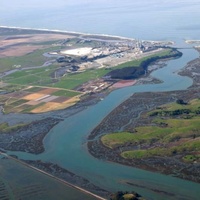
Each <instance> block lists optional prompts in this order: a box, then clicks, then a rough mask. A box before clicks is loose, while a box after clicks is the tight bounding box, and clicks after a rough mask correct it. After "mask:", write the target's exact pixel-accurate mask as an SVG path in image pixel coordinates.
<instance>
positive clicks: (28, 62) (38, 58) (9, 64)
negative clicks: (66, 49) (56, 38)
mask: <svg viewBox="0 0 200 200" xmlns="http://www.w3.org/2000/svg"><path fill="white" fill-rule="evenodd" d="M58 49H59V47H58V46H55V47H48V48H44V49H39V50H35V51H34V52H32V53H29V54H26V55H24V56H19V57H5V58H1V59H0V62H1V68H0V72H5V71H8V70H12V69H15V67H14V66H15V65H21V67H34V66H40V65H43V64H44V63H45V62H46V61H47V60H52V58H47V57H44V56H43V54H44V53H46V52H49V51H54V50H58Z"/></svg>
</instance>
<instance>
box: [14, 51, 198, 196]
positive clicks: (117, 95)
mask: <svg viewBox="0 0 200 200" xmlns="http://www.w3.org/2000/svg"><path fill="white" fill-rule="evenodd" d="M181 51H182V52H183V56H182V57H181V58H179V59H176V60H171V61H168V62H167V66H166V67H164V68H162V69H158V70H156V71H154V72H153V73H152V74H151V75H152V76H154V77H156V78H158V79H160V80H162V81H163V83H161V84H147V85H136V86H132V87H126V88H122V89H118V90H115V91H113V92H112V93H111V94H109V95H108V96H107V97H106V98H105V99H104V100H103V101H100V102H99V103H97V104H96V105H93V106H90V107H88V108H87V109H85V110H83V111H82V112H80V113H78V114H76V115H73V116H71V117H69V118H67V119H65V120H64V121H63V122H61V123H59V124H58V125H57V126H55V127H54V128H53V129H52V130H51V131H50V132H49V134H48V135H47V136H46V138H45V139H44V145H45V152H44V153H42V154H40V155H32V154H28V153H22V152H12V154H13V153H14V154H16V155H17V156H19V158H23V159H27V160H38V159H40V160H42V161H48V162H53V163H57V164H58V165H60V166H61V167H63V168H66V169H67V170H69V171H71V172H73V173H75V174H77V175H80V176H82V177H84V178H86V179H88V180H90V181H91V182H92V183H94V184H96V185H97V186H100V187H102V188H104V189H107V190H109V191H118V190H135V191H137V192H138V193H141V194H142V195H143V196H144V197H146V198H147V199H158V200H159V199H160V200H163V199H174V200H175V199H176V200H177V199H188V200H189V199H193V200H195V199H196V200H197V199H199V197H200V184H197V183H193V182H190V181H185V180H182V179H178V178H175V177H172V176H166V175H162V174H159V173H152V172H148V171H145V170H140V169H137V168H133V167H128V166H123V165H120V164H116V163H111V162H107V161H104V160H98V159H96V158H94V157H92V156H91V155H90V154H89V153H88V151H87V146H86V138H87V136H88V134H89V133H90V132H91V131H92V129H93V128H95V126H97V125H98V123H100V122H101V120H103V118H104V117H105V116H106V115H107V114H108V113H109V112H111V111H112V110H113V109H114V108H115V107H116V106H118V105H119V104H120V103H121V102H123V101H124V100H126V99H127V98H128V97H130V96H131V95H132V94H133V93H136V92H156V91H172V90H173V91H175V90H184V89H186V88H187V87H189V86H190V85H191V84H192V80H191V79H190V78H188V77H182V76H179V75H178V74H177V72H178V71H179V70H180V69H181V68H183V67H184V66H185V65H186V63H187V62H189V61H191V60H193V59H195V58H196V57H198V53H197V52H196V51H195V50H194V49H184V50H181ZM125 182H131V183H134V184H135V185H137V186H130V185H127V184H125ZM141 186H142V187H141ZM158 191H159V192H158Z"/></svg>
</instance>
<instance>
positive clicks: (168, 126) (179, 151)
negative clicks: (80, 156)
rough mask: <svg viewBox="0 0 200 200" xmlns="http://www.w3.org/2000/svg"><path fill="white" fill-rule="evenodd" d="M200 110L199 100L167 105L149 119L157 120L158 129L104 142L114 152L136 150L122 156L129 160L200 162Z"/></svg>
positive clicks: (140, 129)
mask: <svg viewBox="0 0 200 200" xmlns="http://www.w3.org/2000/svg"><path fill="white" fill-rule="evenodd" d="M199 109H200V100H199V99H194V100H192V101H190V102H189V103H187V104H185V105H181V104H178V103H172V104H169V105H165V106H162V107H160V108H159V109H157V110H154V111H151V112H149V113H148V114H147V115H146V117H147V118H148V117H149V116H153V119H152V124H154V125H147V126H143V127H137V128H136V129H135V130H133V131H132V132H119V133H112V134H107V135H105V136H103V137H102V138H101V141H102V143H103V144H104V145H105V146H107V147H109V148H111V149H115V148H116V147H123V146H127V145H128V146H132V147H133V149H134V150H129V151H124V152H122V153H121V156H122V157H124V158H127V159H136V158H137V159H138V158H139V159H141V158H148V157H152V156H175V155H181V156H182V159H183V161H185V162H189V161H194V160H199V159H200V132H199V130H200V123H199V121H200V116H199V113H200V112H199ZM177 110H178V111H179V112H177ZM185 110H187V112H185ZM169 112H170V114H169ZM160 116H162V118H161V117H160Z"/></svg>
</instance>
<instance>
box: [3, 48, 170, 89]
mask: <svg viewBox="0 0 200 200" xmlns="http://www.w3.org/2000/svg"><path fill="white" fill-rule="evenodd" d="M53 49H54V48H49V49H45V50H37V51H36V52H34V53H31V54H28V55H26V56H22V57H19V58H17V59H21V60H23V62H24V64H25V63H26V61H28V60H34V58H37V59H36V60H37V62H40V64H41V59H43V60H42V62H44V61H45V60H44V59H45V58H44V56H42V53H44V52H46V51H50V50H53ZM170 53H171V50H169V49H167V50H165V51H163V52H161V53H157V54H154V55H152V56H147V57H144V58H142V59H138V60H133V61H130V62H126V63H124V64H121V65H118V66H116V67H113V68H111V69H105V68H104V69H90V70H86V71H84V72H79V73H71V74H67V75H66V76H64V77H62V78H59V79H57V80H56V81H53V79H54V78H51V76H50V75H51V74H53V73H54V72H55V70H56V69H57V68H58V67H59V66H58V65H51V66H48V67H43V68H39V69H30V70H23V71H17V72H15V73H13V74H11V75H8V76H6V77H5V78H3V81H4V82H6V83H11V84H16V85H35V86H37V85H38V86H49V87H57V88H65V89H74V88H76V87H77V86H79V85H81V84H83V83H85V82H87V81H89V80H94V79H97V78H101V77H102V76H104V75H106V74H107V73H108V72H109V71H110V70H114V69H118V68H123V67H127V66H136V67H137V66H139V65H140V64H141V63H142V62H143V61H144V60H146V59H149V58H153V57H156V56H159V57H162V56H166V55H169V54H170ZM39 55H40V56H39ZM30 56H31V58H30ZM38 56H39V57H38ZM6 59H8V60H9V59H10V58H6ZM12 59H13V61H14V60H15V58H11V60H12ZM16 61H17V60H16ZM15 64H16V63H15ZM18 64H19V63H18ZM27 64H28V62H27ZM40 64H39V63H37V64H34V66H37V65H40ZM5 66H6V65H5ZM7 66H8V65H7ZM30 66H32V64H30Z"/></svg>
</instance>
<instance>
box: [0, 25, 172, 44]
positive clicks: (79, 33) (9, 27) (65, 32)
mask: <svg viewBox="0 0 200 200" xmlns="http://www.w3.org/2000/svg"><path fill="white" fill-rule="evenodd" d="M0 28H7V29H20V30H30V31H31V30H32V31H44V32H52V33H63V34H74V35H77V36H82V35H84V36H97V37H98V36H100V37H110V38H114V39H119V40H131V41H135V40H136V39H135V38H129V37H123V36H118V35H109V34H101V33H99V34H95V33H84V32H76V31H64V30H57V29H42V28H28V27H17V26H0ZM142 41H148V42H152V43H154V42H156V43H157V42H158V43H162V42H166V43H169V44H170V45H174V44H175V42H173V41H165V40H163V41H161V40H142Z"/></svg>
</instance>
